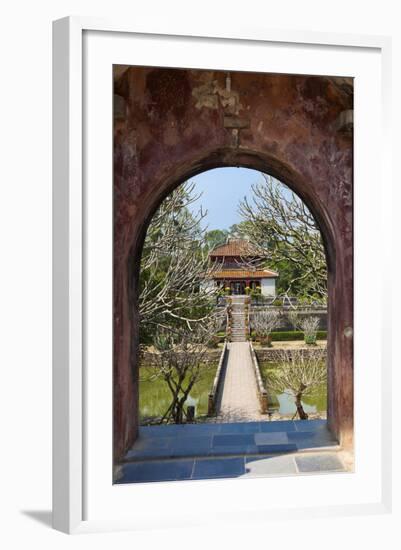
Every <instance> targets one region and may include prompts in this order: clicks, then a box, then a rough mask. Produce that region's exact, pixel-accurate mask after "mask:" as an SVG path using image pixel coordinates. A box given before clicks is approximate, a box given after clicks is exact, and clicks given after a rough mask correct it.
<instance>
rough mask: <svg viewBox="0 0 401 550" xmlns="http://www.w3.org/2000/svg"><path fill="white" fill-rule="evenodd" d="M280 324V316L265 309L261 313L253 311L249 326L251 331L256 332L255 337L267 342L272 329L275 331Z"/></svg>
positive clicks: (275, 311) (273, 311) (274, 311)
mask: <svg viewBox="0 0 401 550" xmlns="http://www.w3.org/2000/svg"><path fill="white" fill-rule="evenodd" d="M279 323H280V314H279V312H278V311H277V310H275V309H265V310H262V311H255V312H254V313H252V316H251V326H252V329H253V330H254V331H255V332H256V334H257V336H258V337H259V338H261V339H262V341H263V340H264V341H266V340H267V342H266V343H267V344H269V341H268V338H269V335H270V333H271V331H272V330H273V329H275V328H276V327H277V326H278V325H279Z"/></svg>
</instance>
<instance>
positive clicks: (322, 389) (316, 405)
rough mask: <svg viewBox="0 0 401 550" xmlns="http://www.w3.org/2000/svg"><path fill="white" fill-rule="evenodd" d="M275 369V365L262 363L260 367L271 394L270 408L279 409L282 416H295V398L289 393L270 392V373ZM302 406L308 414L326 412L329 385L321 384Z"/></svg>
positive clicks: (303, 401)
mask: <svg viewBox="0 0 401 550" xmlns="http://www.w3.org/2000/svg"><path fill="white" fill-rule="evenodd" d="M274 368H275V364H274V363H262V364H261V365H260V372H261V375H262V379H263V382H264V385H265V387H266V388H267V390H268V393H269V406H271V407H272V408H277V411H278V412H279V413H280V414H283V415H284V414H285V415H289V414H294V413H295V411H296V406H295V402H294V398H293V397H292V395H290V394H288V393H281V394H276V393H274V392H273V391H271V390H270V391H269V383H268V380H269V371H270V370H272V369H274ZM302 405H303V408H304V410H305V412H306V413H319V412H326V410H327V385H326V384H321V385H319V386H317V387H316V389H315V390H314V391H313V393H311V394H310V395H307V396H305V397H304V398H303V400H302Z"/></svg>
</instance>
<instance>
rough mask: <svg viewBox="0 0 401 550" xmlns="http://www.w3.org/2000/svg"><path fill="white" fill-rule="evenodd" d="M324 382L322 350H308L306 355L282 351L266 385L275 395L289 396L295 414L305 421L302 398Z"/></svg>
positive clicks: (325, 371)
mask: <svg viewBox="0 0 401 550" xmlns="http://www.w3.org/2000/svg"><path fill="white" fill-rule="evenodd" d="M326 381H327V367H326V361H325V351H324V350H322V349H316V350H313V351H310V350H308V353H305V350H282V351H281V352H280V358H279V360H278V365H277V368H276V369H275V370H274V371H272V372H271V373H270V375H269V378H268V381H267V383H268V386H270V387H271V388H272V389H273V390H274V391H275V392H276V393H286V394H288V395H290V396H291V397H292V398H293V399H294V402H295V406H296V408H297V413H296V414H298V415H299V418H300V419H301V420H307V419H308V415H307V413H306V412H305V410H304V408H303V405H302V398H303V397H305V396H306V395H310V394H311V393H312V392H313V391H314V390H316V389H317V388H318V387H319V386H320V385H322V384H325V383H326Z"/></svg>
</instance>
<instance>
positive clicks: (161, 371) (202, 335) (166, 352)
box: [154, 311, 224, 424]
mask: <svg viewBox="0 0 401 550" xmlns="http://www.w3.org/2000/svg"><path fill="white" fill-rule="evenodd" d="M223 315H224V312H218V311H216V312H215V313H214V314H213V315H211V316H210V317H209V318H208V319H207V320H206V321H202V322H199V323H196V324H195V325H194V327H193V329H192V331H188V330H184V329H182V328H179V329H178V330H175V331H172V330H167V329H165V328H159V330H158V332H157V334H156V336H155V338H154V346H155V348H156V353H155V361H156V377H161V378H162V379H163V380H164V381H165V382H166V384H167V386H168V388H169V390H170V392H171V403H170V405H169V407H168V408H167V410H166V411H165V413H164V415H163V417H162V418H161V419H160V423H163V422H174V423H175V424H181V423H182V422H183V421H184V420H185V418H184V417H185V414H186V410H185V404H186V401H187V399H188V397H189V394H190V392H191V390H192V388H193V387H194V385H195V384H196V382H197V381H198V380H199V377H200V376H201V372H202V366H203V365H204V363H205V355H206V353H207V349H208V345H209V342H210V340H211V339H212V338H213V337H214V335H215V334H216V331H217V329H218V327H219V326H220V324H221V317H222V316H223Z"/></svg>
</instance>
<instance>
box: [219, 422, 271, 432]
mask: <svg viewBox="0 0 401 550" xmlns="http://www.w3.org/2000/svg"><path fill="white" fill-rule="evenodd" d="M261 424H262V423H261V422H235V423H231V422H230V423H229V424H221V431H220V433H221V434H222V435H226V434H253V433H259V432H260V425H261Z"/></svg>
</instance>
